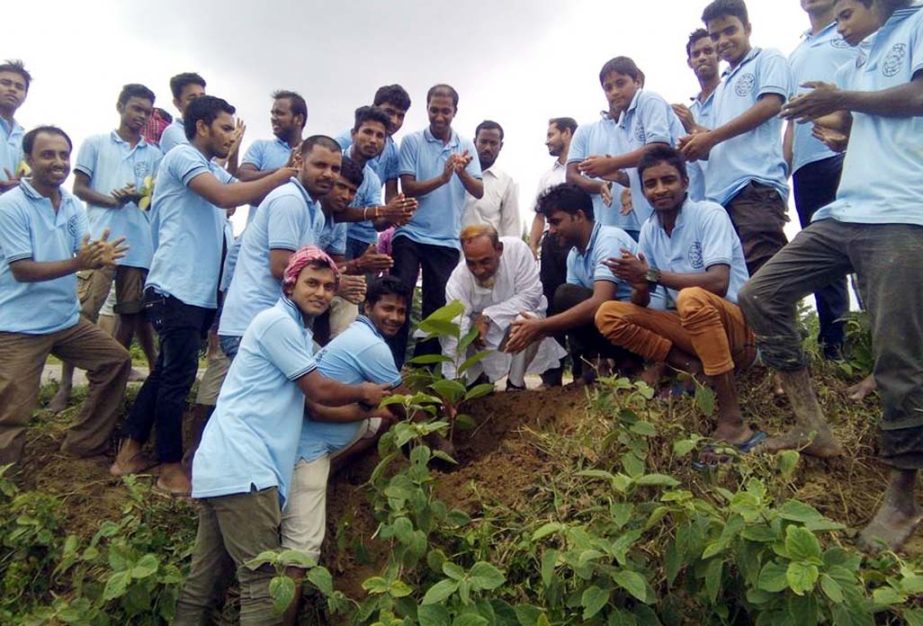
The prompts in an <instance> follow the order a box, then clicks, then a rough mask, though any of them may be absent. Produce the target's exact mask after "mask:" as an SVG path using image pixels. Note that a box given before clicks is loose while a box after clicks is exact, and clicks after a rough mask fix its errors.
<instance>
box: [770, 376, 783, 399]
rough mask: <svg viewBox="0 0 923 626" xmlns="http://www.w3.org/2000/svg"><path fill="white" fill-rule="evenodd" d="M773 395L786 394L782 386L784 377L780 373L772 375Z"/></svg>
mask: <svg viewBox="0 0 923 626" xmlns="http://www.w3.org/2000/svg"><path fill="white" fill-rule="evenodd" d="M772 395H774V396H776V397H782V396H784V395H785V389H784V388H783V387H782V379H781V378H780V377H779V375H778V374H773V375H772Z"/></svg>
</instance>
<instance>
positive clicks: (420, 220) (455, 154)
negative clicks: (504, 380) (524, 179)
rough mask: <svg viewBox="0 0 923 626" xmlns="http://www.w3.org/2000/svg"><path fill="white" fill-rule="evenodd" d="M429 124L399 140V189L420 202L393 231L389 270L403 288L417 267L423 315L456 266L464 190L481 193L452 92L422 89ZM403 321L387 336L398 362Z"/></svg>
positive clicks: (441, 296) (441, 300)
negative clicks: (454, 122)
mask: <svg viewBox="0 0 923 626" xmlns="http://www.w3.org/2000/svg"><path fill="white" fill-rule="evenodd" d="M426 112H427V115H428V116H429V126H428V127H426V128H425V129H423V130H421V131H417V132H415V133H412V134H410V135H407V136H406V137H404V140H403V141H402V142H401V152H400V155H401V189H403V191H404V194H405V195H407V196H409V197H411V198H416V199H417V200H418V201H419V203H420V205H419V208H417V210H416V212H415V213H414V214H413V217H411V218H410V221H409V222H407V223H406V224H404V225H403V226H399V227H398V228H397V229H396V230H395V231H394V237H393V239H392V240H391V256H392V258H393V259H394V267H393V268H392V270H391V273H392V274H393V275H395V276H397V277H398V278H399V279H400V280H401V281H402V282H403V283H404V285H405V286H406V287H408V288H413V287H414V286H415V285H416V283H417V276H419V274H420V269H421V268H422V270H423V306H422V309H423V318H424V319H425V318H426V317H427V316H429V315H430V313H432V312H433V311H435V310H436V309H438V308H440V307H442V306H445V284H446V282H447V281H448V280H449V276H450V275H451V274H452V270H454V269H455V266H456V265H458V254H459V247H458V246H459V243H458V233H459V231H460V230H461V216H462V211H464V209H465V192H466V191H467V192H468V193H470V194H471V195H472V196H474V197H475V198H480V197H481V196H483V195H484V184H483V183H482V182H481V166H480V164H479V163H478V160H477V159H476V158H474V157H475V155H476V153H477V151H476V150H475V147H474V144H473V143H472V142H471V140H470V139H463V138H462V137H460V136H459V135H458V133H456V132H455V131H454V130H453V129H452V120H453V119H454V118H455V114H456V113H457V112H458V92H457V91H455V89H454V88H453V87H451V86H450V85H444V84H440V85H434V86H433V87H431V88H430V90H429V91H428V92H427V93H426ZM409 327H410V324H409V322H408V323H406V324H404V328H403V329H402V330H401V332H400V333H398V334H397V335H396V336H395V337H394V338H393V340H392V341H390V342H389V343H390V345H391V349H392V350H393V351H394V358H395V361H397V363H398V365H399V366H402V365H403V364H404V353H405V351H406V348H407V335H408V332H409ZM416 352H417V354H438V352H439V342H438V340H430V341H427V342H423V343H421V344H420V345H418V346H417V350H416Z"/></svg>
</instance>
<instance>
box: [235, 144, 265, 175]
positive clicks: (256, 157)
mask: <svg viewBox="0 0 923 626" xmlns="http://www.w3.org/2000/svg"><path fill="white" fill-rule="evenodd" d="M244 163H249V164H250V165H252V166H254V167H256V169H258V170H262V169H263V142H262V141H254V142H253V143H252V144H250V147H249V148H247V151H246V152H245V153H244V158H243V159H241V161H240V164H241V165H243V164H244Z"/></svg>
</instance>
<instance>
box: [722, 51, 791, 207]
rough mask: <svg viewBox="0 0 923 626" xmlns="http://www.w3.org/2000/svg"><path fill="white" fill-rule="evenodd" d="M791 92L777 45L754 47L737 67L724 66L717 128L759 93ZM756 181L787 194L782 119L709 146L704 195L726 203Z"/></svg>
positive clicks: (785, 96) (786, 95)
mask: <svg viewBox="0 0 923 626" xmlns="http://www.w3.org/2000/svg"><path fill="white" fill-rule="evenodd" d="M791 92H792V78H791V72H790V71H789V68H788V61H786V60H785V57H784V56H782V54H781V53H780V52H779V51H777V50H768V49H767V50H763V49H760V48H753V49H752V50H750V52H748V53H747V55H746V56H745V57H744V59H743V60H742V61H741V62H740V63H738V64H737V66H736V67H734V68H729V69H727V70H725V72H724V75H723V78H722V80H721V84H720V85H718V88H717V89H716V90H715V104H714V128H719V127H721V126H723V125H725V124H727V123H728V122H730V121H731V120H733V119H735V118H737V117H739V116H740V115H742V114H743V113H745V112H746V111H748V110H749V109H751V108H752V107H753V106H754V105H756V103H757V100H759V98H760V96H763V95H766V94H775V95H779V96H782V100H783V102H784V101H785V100H788V98H789V94H791ZM751 181H756V182H758V183H762V184H764V185H769V186H771V187H773V188H774V189H776V191H778V192H779V195H780V196H782V200H783V201H784V200H786V199H787V198H788V172H787V171H786V169H785V160H784V159H783V158H782V118H780V117H778V116H775V117H772V118H771V119H769V120H767V121H766V122H764V123H762V124H760V125H759V126H757V127H756V128H754V129H753V130H751V131H750V132H747V133H744V134H742V135H738V136H736V137H734V138H733V139H728V140H727V141H723V142H721V143H719V144H718V145H717V146H715V147H714V148H712V149H711V154H710V156H709V158H708V174H707V176H706V179H705V195H706V197H707V198H708V199H709V200H711V201H712V202H717V203H718V204H720V205H726V204H727V203H728V202H729V201H730V200H731V199H732V198H733V197H734V196H735V195H737V193H738V192H740V190H741V189H743V188H744V187H746V186H747V185H748V184H750V182H751Z"/></svg>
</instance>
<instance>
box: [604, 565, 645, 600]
mask: <svg viewBox="0 0 923 626" xmlns="http://www.w3.org/2000/svg"><path fill="white" fill-rule="evenodd" d="M611 578H612V581H613V582H614V583H615V584H616V585H618V586H619V587H621V588H622V589H624V590H625V591H627V592H628V593H630V594H631V595H633V596H634V597H636V598H637V599H638V600H640V601H641V602H647V581H646V580H644V576H642V575H641V574H639V573H637V572H633V571H631V570H622V571H620V572H614V573H613V574H612V575H611Z"/></svg>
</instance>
